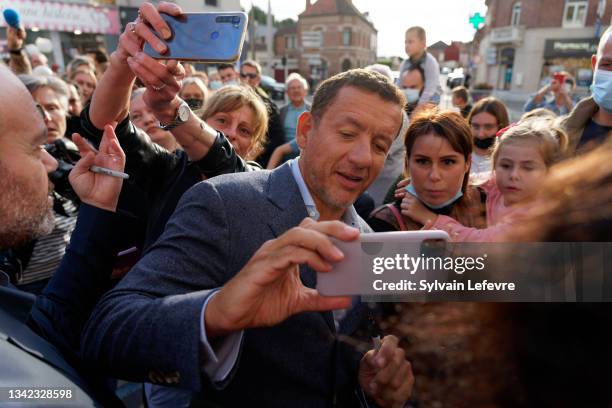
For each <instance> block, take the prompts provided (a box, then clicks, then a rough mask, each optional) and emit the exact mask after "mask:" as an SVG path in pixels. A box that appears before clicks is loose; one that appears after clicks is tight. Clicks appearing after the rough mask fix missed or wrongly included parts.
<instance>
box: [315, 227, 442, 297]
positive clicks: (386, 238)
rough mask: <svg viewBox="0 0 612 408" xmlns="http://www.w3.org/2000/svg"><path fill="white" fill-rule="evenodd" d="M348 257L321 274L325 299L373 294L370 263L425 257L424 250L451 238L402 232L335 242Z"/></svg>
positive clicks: (319, 287) (433, 232)
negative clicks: (399, 257)
mask: <svg viewBox="0 0 612 408" xmlns="http://www.w3.org/2000/svg"><path fill="white" fill-rule="evenodd" d="M332 241H333V242H334V245H335V246H337V247H338V249H340V250H341V251H342V253H343V254H344V259H343V260H342V261H340V262H338V263H336V264H334V267H333V270H332V271H331V272H326V273H317V290H318V291H319V293H321V294H322V295H325V296H348V295H367V294H371V293H370V292H369V290H368V288H369V287H371V284H370V283H371V281H372V278H373V276H374V275H373V273H372V270H371V269H369V266H368V265H367V264H366V263H368V264H369V263H370V261H371V260H372V259H373V258H375V257H377V256H391V255H392V254H402V255H403V254H406V255H409V256H415V257H418V256H421V253H422V252H423V251H422V250H423V248H424V247H431V248H436V249H439V248H440V247H444V246H445V244H446V242H448V241H450V237H449V236H448V234H447V233H446V232H445V231H440V230H425V231H421V230H419V231H398V232H376V233H366V234H361V235H360V236H359V239H358V240H355V241H351V242H345V241H339V240H335V239H332Z"/></svg>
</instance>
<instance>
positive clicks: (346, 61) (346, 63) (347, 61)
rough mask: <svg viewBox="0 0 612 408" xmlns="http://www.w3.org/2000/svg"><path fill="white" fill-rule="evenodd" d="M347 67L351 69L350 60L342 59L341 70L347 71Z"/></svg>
mask: <svg viewBox="0 0 612 408" xmlns="http://www.w3.org/2000/svg"><path fill="white" fill-rule="evenodd" d="M349 69H351V60H350V59H348V58H346V59H345V60H344V61H342V71H348V70H349Z"/></svg>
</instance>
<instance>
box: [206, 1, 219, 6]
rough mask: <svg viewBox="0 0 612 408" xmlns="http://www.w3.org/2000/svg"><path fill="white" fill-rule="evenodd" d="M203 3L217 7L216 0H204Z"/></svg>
mask: <svg viewBox="0 0 612 408" xmlns="http://www.w3.org/2000/svg"><path fill="white" fill-rule="evenodd" d="M204 4H205V5H207V6H213V7H217V0H204Z"/></svg>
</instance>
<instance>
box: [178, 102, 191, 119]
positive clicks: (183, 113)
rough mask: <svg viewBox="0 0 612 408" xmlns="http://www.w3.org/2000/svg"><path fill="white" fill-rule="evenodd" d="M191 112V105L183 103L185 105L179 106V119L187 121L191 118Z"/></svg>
mask: <svg viewBox="0 0 612 408" xmlns="http://www.w3.org/2000/svg"><path fill="white" fill-rule="evenodd" d="M190 112H191V109H189V105H187V104H183V105H181V106H179V108H178V119H179V120H180V121H181V122H187V120H189V113H190Z"/></svg>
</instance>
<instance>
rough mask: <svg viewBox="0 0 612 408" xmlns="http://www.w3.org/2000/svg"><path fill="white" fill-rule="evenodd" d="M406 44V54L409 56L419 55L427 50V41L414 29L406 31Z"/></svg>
mask: <svg viewBox="0 0 612 408" xmlns="http://www.w3.org/2000/svg"><path fill="white" fill-rule="evenodd" d="M404 46H405V47H406V54H407V55H408V56H409V57H414V56H418V55H419V54H421V53H422V52H423V51H425V41H423V40H421V39H420V38H419V37H418V36H417V35H416V33H414V32H412V31H408V32H407V33H406V39H405V40H404Z"/></svg>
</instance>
